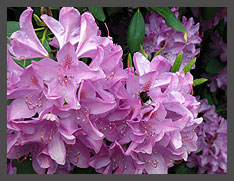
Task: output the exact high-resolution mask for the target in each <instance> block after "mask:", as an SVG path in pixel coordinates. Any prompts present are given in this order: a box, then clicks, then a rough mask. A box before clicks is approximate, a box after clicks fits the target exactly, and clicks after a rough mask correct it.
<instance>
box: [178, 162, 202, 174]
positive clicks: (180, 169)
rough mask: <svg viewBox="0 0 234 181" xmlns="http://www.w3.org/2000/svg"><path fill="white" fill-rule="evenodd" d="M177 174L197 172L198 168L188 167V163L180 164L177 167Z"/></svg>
mask: <svg viewBox="0 0 234 181" xmlns="http://www.w3.org/2000/svg"><path fill="white" fill-rule="evenodd" d="M175 172H176V174H197V169H196V168H188V167H187V166H186V163H183V164H180V165H178V166H177V167H176V169H175Z"/></svg>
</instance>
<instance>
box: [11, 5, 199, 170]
mask: <svg viewBox="0 0 234 181" xmlns="http://www.w3.org/2000/svg"><path fill="white" fill-rule="evenodd" d="M32 14H33V10H32V9H31V8H27V9H26V10H25V11H24V12H23V13H22V15H21V16H20V30H19V31H16V32H14V33H13V34H12V36H11V37H10V38H11V41H10V45H8V53H7V98H8V99H12V100H13V101H12V103H11V104H10V105H8V107H7V158H8V159H10V160H12V159H17V160H18V162H20V163H21V162H23V161H24V160H25V159H31V160H32V166H33V168H34V170H35V171H36V172H37V173H38V174H44V173H47V174H53V173H69V172H70V171H72V170H73V168H74V166H76V167H79V168H87V167H90V166H91V167H93V168H95V170H96V171H97V172H98V173H103V174H111V173H114V174H142V173H148V174H151V173H160V174H165V173H167V171H168V168H169V167H171V166H173V163H174V161H176V160H182V159H183V160H187V158H188V154H189V153H191V152H193V151H195V150H196V149H197V146H196V145H197V139H198V137H197V134H196V133H195V131H194V129H195V128H196V127H197V126H198V125H199V124H200V123H201V122H202V118H197V116H198V108H199V105H200V103H199V102H198V101H197V100H196V99H195V97H194V96H192V95H191V94H190V93H191V91H192V85H193V76H192V75H191V74H190V73H189V72H188V73H187V74H186V75H185V74H184V72H183V71H182V70H181V71H178V72H176V73H172V72H170V69H171V62H170V61H169V60H168V59H166V58H165V57H163V56H160V55H158V56H156V57H155V58H154V59H153V60H152V61H151V62H150V61H148V60H147V59H146V58H145V57H144V56H143V55H142V54H140V53H135V54H134V57H133V61H134V65H135V68H136V71H135V70H134V68H133V67H129V68H126V69H124V68H123V63H122V61H121V57H122V53H123V52H122V49H121V47H120V46H119V45H116V44H114V43H113V41H112V38H111V37H109V36H108V37H101V36H100V34H101V32H100V30H99V28H98V26H97V25H96V23H95V19H94V17H93V16H92V14H91V13H89V12H85V13H83V14H82V15H80V13H79V12H78V10H76V9H75V8H71V7H64V8H62V9H61V10H60V15H59V21H58V20H56V19H54V18H53V17H50V16H48V15H45V14H44V15H42V16H41V19H42V20H43V21H44V23H45V24H46V25H47V27H48V28H49V29H50V30H51V32H52V33H53V34H54V38H53V40H52V42H51V43H50V45H51V46H54V47H56V48H58V52H57V54H56V60H53V59H51V58H49V56H48V52H47V51H46V50H45V48H44V47H43V46H42V45H41V43H40V41H39V40H38V38H37V35H36V34H35V32H34V29H33V26H32ZM9 52H10V53H9ZM38 57H39V58H42V60H40V61H32V64H31V65H29V66H28V67H26V68H25V69H22V68H21V67H19V66H18V64H16V63H15V61H14V60H13V59H17V60H19V61H23V60H22V59H30V58H32V59H33V58H38ZM83 57H89V58H91V59H92V62H91V63H90V65H87V64H85V63H84V62H82V61H81V60H80V59H81V58H83ZM17 60H16V61H17Z"/></svg>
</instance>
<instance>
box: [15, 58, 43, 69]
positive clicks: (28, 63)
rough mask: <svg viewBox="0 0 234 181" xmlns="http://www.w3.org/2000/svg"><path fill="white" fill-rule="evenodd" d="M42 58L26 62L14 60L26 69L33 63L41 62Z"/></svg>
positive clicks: (26, 60)
mask: <svg viewBox="0 0 234 181" xmlns="http://www.w3.org/2000/svg"><path fill="white" fill-rule="evenodd" d="M41 59H42V58H33V59H25V60H14V59H13V60H14V61H15V62H16V63H17V64H18V65H19V66H21V67H22V68H26V67H27V66H29V65H30V64H31V62H32V61H40V60H41Z"/></svg>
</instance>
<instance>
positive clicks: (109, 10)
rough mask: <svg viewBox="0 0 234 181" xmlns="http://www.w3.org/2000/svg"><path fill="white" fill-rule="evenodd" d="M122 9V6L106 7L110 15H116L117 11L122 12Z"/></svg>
mask: <svg viewBox="0 0 234 181" xmlns="http://www.w3.org/2000/svg"><path fill="white" fill-rule="evenodd" d="M121 9H122V7H108V8H105V10H106V12H107V14H108V15H109V16H113V15H115V14H116V13H118V12H120V10H121Z"/></svg>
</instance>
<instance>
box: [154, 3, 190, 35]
mask: <svg viewBox="0 0 234 181" xmlns="http://www.w3.org/2000/svg"><path fill="white" fill-rule="evenodd" d="M151 9H152V10H153V11H154V12H156V13H159V14H160V15H161V16H162V17H163V18H164V20H165V22H166V23H167V25H168V26H170V27H171V28H174V29H176V30H177V31H179V32H185V28H184V25H183V24H182V23H181V22H180V20H178V19H177V18H176V16H175V14H174V13H173V12H172V11H171V10H170V9H169V8H167V7H151Z"/></svg>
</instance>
